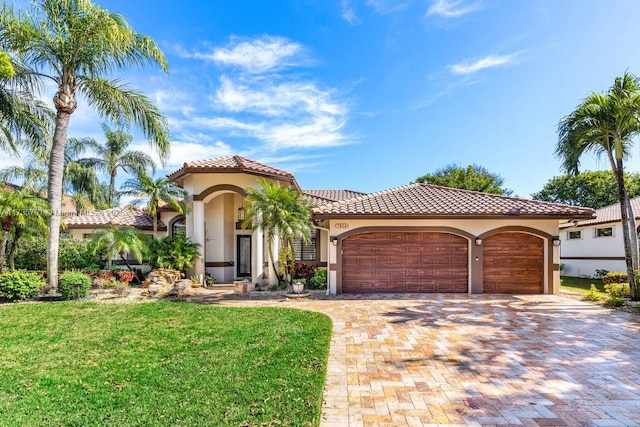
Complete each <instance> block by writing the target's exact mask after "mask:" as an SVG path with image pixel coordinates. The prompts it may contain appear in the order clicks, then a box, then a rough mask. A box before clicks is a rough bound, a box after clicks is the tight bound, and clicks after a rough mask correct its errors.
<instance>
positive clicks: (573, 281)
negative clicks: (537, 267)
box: [560, 276, 607, 298]
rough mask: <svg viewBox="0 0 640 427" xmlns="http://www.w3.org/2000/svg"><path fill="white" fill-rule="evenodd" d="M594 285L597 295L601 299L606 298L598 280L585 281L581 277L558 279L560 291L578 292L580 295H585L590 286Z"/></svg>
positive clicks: (602, 286)
mask: <svg viewBox="0 0 640 427" xmlns="http://www.w3.org/2000/svg"><path fill="white" fill-rule="evenodd" d="M592 283H593V284H594V285H596V288H597V289H598V294H599V295H600V297H601V298H604V297H606V295H607V294H606V293H605V291H604V283H602V280H598V279H585V278H582V277H569V276H562V277H560V289H564V290H566V291H571V292H579V293H582V294H586V293H587V292H589V290H590V289H591V284H592Z"/></svg>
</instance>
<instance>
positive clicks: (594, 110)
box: [556, 73, 640, 300]
mask: <svg viewBox="0 0 640 427" xmlns="http://www.w3.org/2000/svg"><path fill="white" fill-rule="evenodd" d="M639 133H640V81H639V80H638V78H637V77H636V76H634V75H632V74H629V73H625V74H624V75H623V76H622V77H618V78H616V80H615V82H614V84H613V86H612V87H611V88H610V89H609V91H608V92H607V93H606V94H602V93H592V94H591V95H589V96H588V97H587V98H585V99H584V100H583V101H582V103H581V104H580V105H578V107H576V109H575V110H574V111H573V112H572V113H571V114H570V115H568V116H566V117H565V118H563V119H562V120H561V121H560V124H559V126H558V134H559V138H558V144H557V146H556V155H557V156H558V157H559V158H560V159H561V161H562V167H563V169H565V171H566V172H567V173H573V174H576V173H578V171H579V166H580V158H581V157H582V155H583V154H585V153H587V152H591V153H594V154H596V155H598V156H601V155H605V156H606V157H607V159H608V160H609V164H610V166H611V170H612V172H613V174H614V176H615V178H616V183H617V188H618V200H619V202H620V215H621V218H622V232H623V239H624V248H625V263H626V267H627V274H628V276H629V285H630V287H631V293H632V297H633V298H634V299H635V300H637V299H639V298H640V289H638V286H637V285H636V280H635V270H637V268H638V237H637V231H636V227H635V220H634V219H635V216H634V214H633V211H632V210H631V204H630V201H629V197H628V194H627V191H626V188H625V182H624V159H627V158H628V157H629V156H630V153H631V145H632V143H633V141H632V139H633V137H635V136H636V135H638V134H639Z"/></svg>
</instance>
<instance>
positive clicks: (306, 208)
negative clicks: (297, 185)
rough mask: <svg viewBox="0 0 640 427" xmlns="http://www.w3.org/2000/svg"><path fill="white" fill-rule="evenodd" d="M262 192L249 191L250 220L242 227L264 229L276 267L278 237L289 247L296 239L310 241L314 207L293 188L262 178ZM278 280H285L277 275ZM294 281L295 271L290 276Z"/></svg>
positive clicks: (271, 257)
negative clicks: (275, 252)
mask: <svg viewBox="0 0 640 427" xmlns="http://www.w3.org/2000/svg"><path fill="white" fill-rule="evenodd" d="M258 184H259V185H260V189H255V188H247V190H246V192H247V195H246V197H245V203H246V205H247V207H246V213H247V217H246V220H245V221H244V223H243V226H245V227H247V228H250V229H251V230H256V229H259V230H262V231H263V232H264V233H265V236H266V238H267V252H268V254H269V258H270V259H271V264H272V265H275V258H274V255H273V241H274V240H275V239H276V238H279V239H280V240H281V241H282V242H284V243H286V244H287V245H288V246H289V248H292V247H293V239H300V238H301V239H303V240H304V241H305V242H309V241H310V239H311V236H312V234H313V233H314V232H315V228H314V226H313V223H312V222H311V205H310V203H309V202H308V201H307V199H305V198H303V197H302V194H301V193H300V192H299V191H297V190H296V189H294V188H291V187H283V186H281V185H280V184H279V183H277V182H271V181H267V180H266V179H262V178H261V179H260V180H259V181H258ZM275 270H276V276H277V278H278V281H282V279H283V277H282V276H280V274H279V273H278V269H277V268H276V269H275ZM289 277H290V278H293V272H290V274H289Z"/></svg>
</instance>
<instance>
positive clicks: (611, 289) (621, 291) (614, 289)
mask: <svg viewBox="0 0 640 427" xmlns="http://www.w3.org/2000/svg"><path fill="white" fill-rule="evenodd" d="M604 290H605V291H606V292H607V293H608V294H609V296H610V297H615V298H628V297H629V296H631V291H630V289H629V284H628V283H609V284H608V285H604Z"/></svg>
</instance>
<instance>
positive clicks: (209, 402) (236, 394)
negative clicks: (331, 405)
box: [0, 302, 331, 426]
mask: <svg viewBox="0 0 640 427" xmlns="http://www.w3.org/2000/svg"><path fill="white" fill-rule="evenodd" d="M0 331H2V335H1V338H0V355H2V356H1V357H0V425H16V426H17V425H82V426H90V425H100V426H104V425H118V426H142V425H144V426H148V425H153V426H165V425H166V426H174V425H185V426H205V425H206V426H213V425H236V426H255V425H269V426H271V425H278V426H280V425H287V426H304V425H318V424H319V419H320V411H321V405H322V390H323V386H324V380H325V373H326V361H327V356H328V351H329V341H330V335H331V321H330V319H329V318H328V317H327V316H325V315H323V314H320V313H312V312H306V311H300V310H291V309H279V308H229V307H212V306H202V305H195V304H190V303H168V302H164V303H146V304H131V305H116V304H113V305H112V304H95V303H50V304H17V305H8V304H7V305H0Z"/></svg>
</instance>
